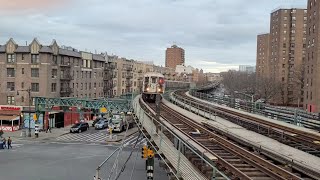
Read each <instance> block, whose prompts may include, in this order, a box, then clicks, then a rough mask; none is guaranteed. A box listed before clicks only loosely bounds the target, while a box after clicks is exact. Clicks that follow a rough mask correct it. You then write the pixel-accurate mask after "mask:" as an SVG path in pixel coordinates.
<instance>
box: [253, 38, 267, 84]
mask: <svg viewBox="0 0 320 180" xmlns="http://www.w3.org/2000/svg"><path fill="white" fill-rule="evenodd" d="M269 35H270V34H269V33H267V34H260V35H258V36H257V59H256V74H257V78H258V79H259V78H267V77H269V64H268V63H269V39H270V36H269Z"/></svg>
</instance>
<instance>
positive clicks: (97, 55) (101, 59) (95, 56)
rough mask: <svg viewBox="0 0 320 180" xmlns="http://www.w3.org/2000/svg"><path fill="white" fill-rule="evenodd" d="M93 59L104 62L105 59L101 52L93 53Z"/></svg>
mask: <svg viewBox="0 0 320 180" xmlns="http://www.w3.org/2000/svg"><path fill="white" fill-rule="evenodd" d="M92 59H93V60H97V61H103V62H104V61H105V59H104V57H103V56H102V55H101V54H93V55H92Z"/></svg>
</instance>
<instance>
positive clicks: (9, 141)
mask: <svg viewBox="0 0 320 180" xmlns="http://www.w3.org/2000/svg"><path fill="white" fill-rule="evenodd" d="M11 144H12V140H11V138H10V137H9V138H8V149H9V148H10V147H11V149H12V146H11Z"/></svg>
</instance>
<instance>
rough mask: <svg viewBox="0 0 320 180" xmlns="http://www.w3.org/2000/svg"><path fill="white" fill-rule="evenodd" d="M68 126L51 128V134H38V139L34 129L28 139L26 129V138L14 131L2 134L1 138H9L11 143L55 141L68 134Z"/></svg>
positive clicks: (19, 132) (43, 132)
mask: <svg viewBox="0 0 320 180" xmlns="http://www.w3.org/2000/svg"><path fill="white" fill-rule="evenodd" d="M70 127H71V125H70V126H66V127H64V128H52V129H51V133H50V132H48V133H46V132H45V131H41V132H39V137H38V138H36V137H35V133H34V129H31V137H28V133H29V131H28V129H26V137H24V136H22V130H18V131H14V132H4V134H3V135H2V137H6V138H8V137H11V139H12V141H19V140H29V141H33V140H34V141H41V140H50V139H55V138H57V137H59V136H61V135H63V134H66V133H69V130H70Z"/></svg>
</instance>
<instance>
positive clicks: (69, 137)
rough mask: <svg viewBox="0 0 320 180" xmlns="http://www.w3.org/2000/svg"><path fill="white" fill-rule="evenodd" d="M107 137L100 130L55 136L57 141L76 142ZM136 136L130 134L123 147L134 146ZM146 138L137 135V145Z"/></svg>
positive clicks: (96, 140)
mask: <svg viewBox="0 0 320 180" xmlns="http://www.w3.org/2000/svg"><path fill="white" fill-rule="evenodd" d="M108 138H109V134H104V133H100V132H96V133H77V134H71V133H70V134H65V135H62V136H59V137H57V138H56V140H58V141H64V142H66V141H67V142H70V141H77V142H106V140H107V139H108ZM137 138H138V135H132V136H129V137H127V138H126V139H125V140H124V142H123V144H124V147H126V146H134V144H135V143H136V141H137ZM145 143H146V139H145V138H144V137H142V136H140V137H139V139H138V142H137V146H139V145H142V144H145Z"/></svg>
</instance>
